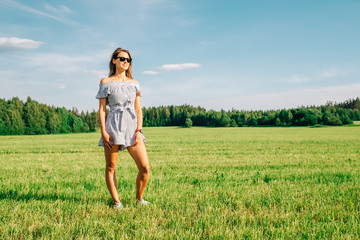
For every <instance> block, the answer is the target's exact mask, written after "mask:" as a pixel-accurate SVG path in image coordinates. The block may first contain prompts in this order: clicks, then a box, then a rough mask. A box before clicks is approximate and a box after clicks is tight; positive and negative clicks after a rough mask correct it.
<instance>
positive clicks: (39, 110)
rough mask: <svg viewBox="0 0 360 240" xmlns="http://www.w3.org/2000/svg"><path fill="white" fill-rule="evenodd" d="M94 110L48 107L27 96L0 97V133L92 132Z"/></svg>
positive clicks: (94, 119)
mask: <svg viewBox="0 0 360 240" xmlns="http://www.w3.org/2000/svg"><path fill="white" fill-rule="evenodd" d="M97 118H98V117H97V113H96V112H95V111H93V112H90V113H89V112H86V113H84V112H83V111H82V112H81V113H79V112H78V110H77V109H76V108H73V109H72V110H67V109H66V108H64V107H62V108H59V107H54V106H48V105H46V104H41V103H38V102H37V101H35V100H32V99H31V98H30V97H28V98H27V100H26V102H25V103H24V102H23V101H21V100H20V99H19V98H18V97H13V98H12V99H10V100H7V101H6V100H5V99H0V135H23V134H26V135H36V134H55V133H79V132H95V130H96V128H97V127H98V120H97Z"/></svg>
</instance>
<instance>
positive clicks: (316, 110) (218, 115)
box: [0, 97, 360, 135]
mask: <svg viewBox="0 0 360 240" xmlns="http://www.w3.org/2000/svg"><path fill="white" fill-rule="evenodd" d="M142 110H143V120H144V121H143V126H144V127H161V126H184V127H191V126H208V127H243V126H254V127H256V126H282V127H289V126H315V125H318V126H321V125H330V126H340V125H347V124H352V123H353V121H357V120H360V99H359V98H356V99H349V100H346V101H344V102H341V103H333V102H327V103H326V104H325V105H323V106H301V107H298V108H293V109H279V110H266V111H260V110H257V111H245V110H235V109H232V110H228V111H225V110H221V111H215V110H206V109H205V108H203V107H200V106H198V107H194V106H191V105H187V104H184V105H181V106H173V105H171V106H158V107H148V108H146V107H143V109H142ZM97 128H99V121H98V113H97V112H96V111H95V110H93V111H92V112H88V111H87V112H84V111H81V112H79V111H78V109H77V108H72V109H71V110H69V109H66V108H64V107H55V106H49V105H46V104H41V103H38V102H37V101H35V100H33V99H31V98H30V97H28V98H27V100H26V102H23V101H22V100H20V99H19V98H18V97H13V98H12V99H9V100H5V99H1V98H0V135H24V134H25V135H36V134H56V133H79V132H95V131H96V129H97Z"/></svg>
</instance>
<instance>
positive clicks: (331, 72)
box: [320, 66, 347, 78]
mask: <svg viewBox="0 0 360 240" xmlns="http://www.w3.org/2000/svg"><path fill="white" fill-rule="evenodd" d="M346 75H347V73H346V72H345V71H343V70H340V69H338V68H335V67H334V66H332V67H330V68H328V69H325V70H323V71H322V72H321V74H320V76H321V77H323V78H333V77H339V76H346Z"/></svg>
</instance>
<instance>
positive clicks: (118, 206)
mask: <svg viewBox="0 0 360 240" xmlns="http://www.w3.org/2000/svg"><path fill="white" fill-rule="evenodd" d="M113 207H114V208H119V209H123V208H124V206H123V205H122V204H121V202H118V203H114V205H113Z"/></svg>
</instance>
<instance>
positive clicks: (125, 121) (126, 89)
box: [96, 81, 146, 151]
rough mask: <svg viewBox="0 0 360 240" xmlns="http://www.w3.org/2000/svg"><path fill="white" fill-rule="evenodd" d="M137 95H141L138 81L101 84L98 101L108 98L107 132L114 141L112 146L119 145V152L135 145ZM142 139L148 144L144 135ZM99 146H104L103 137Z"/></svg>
mask: <svg viewBox="0 0 360 240" xmlns="http://www.w3.org/2000/svg"><path fill="white" fill-rule="evenodd" d="M136 93H140V86H139V83H138V82H137V81H125V82H121V81H110V82H106V83H103V84H100V86H99V91H98V93H97V95H96V98H97V99H100V98H106V105H107V106H109V107H110V111H109V114H108V115H107V117H106V121H105V131H106V132H107V133H108V134H109V135H110V136H111V137H112V139H113V140H114V142H112V144H115V145H119V151H123V150H125V149H126V147H128V146H132V145H134V137H135V133H136V129H137V114H136V111H135V108H134V106H135V97H136ZM140 94H141V93H140ZM140 96H141V95H140ZM142 138H143V141H144V142H146V138H145V137H144V135H142ZM99 146H104V143H103V139H102V137H101V138H100V141H99Z"/></svg>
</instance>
